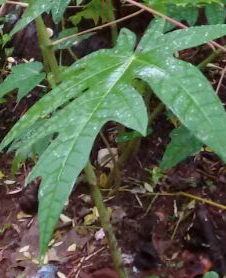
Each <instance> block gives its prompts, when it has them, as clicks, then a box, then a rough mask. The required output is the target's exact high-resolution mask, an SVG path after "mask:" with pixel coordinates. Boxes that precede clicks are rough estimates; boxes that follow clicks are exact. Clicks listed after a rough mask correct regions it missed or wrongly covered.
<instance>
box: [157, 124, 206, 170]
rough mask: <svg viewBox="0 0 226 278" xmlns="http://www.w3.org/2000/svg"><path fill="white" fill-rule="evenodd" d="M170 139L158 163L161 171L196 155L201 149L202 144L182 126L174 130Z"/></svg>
mask: <svg viewBox="0 0 226 278" xmlns="http://www.w3.org/2000/svg"><path fill="white" fill-rule="evenodd" d="M170 139H171V141H170V143H169V144H168V145H167V147H166V150H165V153H164V156H163V159H162V161H161V163H160V168H161V170H163V171H164V170H166V169H170V168H172V167H174V166H175V165H177V164H178V163H179V162H181V161H182V160H184V159H185V158H187V157H188V156H190V155H193V154H194V153H197V152H198V151H200V149H201V147H202V143H201V142H200V141H199V140H197V139H196V138H195V137H194V135H193V134H192V133H191V132H190V131H189V130H188V129H187V128H186V127H184V126H181V127H179V128H175V129H174V130H173V131H172V132H171V134H170Z"/></svg>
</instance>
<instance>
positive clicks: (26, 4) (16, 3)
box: [5, 1, 85, 9]
mask: <svg viewBox="0 0 226 278" xmlns="http://www.w3.org/2000/svg"><path fill="white" fill-rule="evenodd" d="M5 4H11V5H18V6H21V7H22V8H27V7H28V6H29V4H28V3H25V2H17V1H6V3H5ZM84 7H85V6H84V5H81V6H68V7H67V9H80V8H84Z"/></svg>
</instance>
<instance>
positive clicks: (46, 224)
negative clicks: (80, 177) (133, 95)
mask: <svg viewBox="0 0 226 278" xmlns="http://www.w3.org/2000/svg"><path fill="white" fill-rule="evenodd" d="M133 60H134V56H132V57H131V58H130V59H129V61H128V62H127V66H126V67H125V69H124V71H123V73H122V74H120V76H119V78H118V79H116V80H115V82H114V83H113V84H112V86H111V87H110V88H109V89H108V90H107V91H106V93H105V94H104V95H103V96H101V97H100V99H101V100H100V102H99V103H98V104H97V105H96V107H95V109H94V110H93V112H92V113H91V114H90V117H89V118H88V119H87V121H86V123H85V124H84V125H83V127H81V129H80V132H77V136H76V135H75V138H74V140H72V143H71V148H70V149H69V151H68V153H67V156H66V157H65V159H64V162H63V163H62V167H61V169H60V171H59V174H58V175H57V183H59V182H60V181H61V176H62V172H63V170H64V168H65V165H67V161H68V158H69V156H70V154H71V153H72V152H73V149H74V146H75V144H76V141H77V140H78V138H79V137H80V136H81V134H82V132H83V131H84V130H85V128H86V126H87V123H89V122H90V121H91V120H92V118H93V116H94V114H95V113H96V112H97V110H98V108H99V107H100V106H101V105H102V104H103V102H104V99H105V98H106V97H107V96H108V94H110V93H111V91H112V89H113V88H114V87H115V86H116V85H117V83H118V82H119V81H120V80H121V78H122V77H123V74H124V73H125V72H126V71H127V70H128V69H129V67H130V66H131V64H132V62H133ZM123 64H125V63H123ZM56 192H57V186H55V190H53V191H52V194H51V193H50V194H51V195H52V198H51V200H52V201H51V204H50V206H49V209H48V213H47V217H46V219H47V220H46V221H45V225H44V229H43V231H44V232H43V234H44V233H45V231H46V227H48V222H49V219H50V218H51V213H50V212H51V211H52V208H53V207H54V200H55V198H54V197H55V194H56Z"/></svg>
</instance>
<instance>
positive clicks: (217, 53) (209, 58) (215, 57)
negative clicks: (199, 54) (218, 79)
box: [197, 45, 226, 70]
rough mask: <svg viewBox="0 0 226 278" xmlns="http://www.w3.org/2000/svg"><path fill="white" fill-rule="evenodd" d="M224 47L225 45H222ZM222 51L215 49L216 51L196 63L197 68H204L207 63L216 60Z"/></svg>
mask: <svg viewBox="0 0 226 278" xmlns="http://www.w3.org/2000/svg"><path fill="white" fill-rule="evenodd" d="M224 47H226V45H224ZM222 53H223V51H222V50H221V49H217V50H216V51H214V52H212V53H211V54H210V55H209V56H208V57H207V58H206V59H204V60H203V61H202V62H201V63H200V64H198V66H197V68H198V69H200V70H204V69H205V67H206V66H207V64H209V63H211V62H213V61H214V60H216V59H217V58H218V57H219V56H220V55H221V54H222Z"/></svg>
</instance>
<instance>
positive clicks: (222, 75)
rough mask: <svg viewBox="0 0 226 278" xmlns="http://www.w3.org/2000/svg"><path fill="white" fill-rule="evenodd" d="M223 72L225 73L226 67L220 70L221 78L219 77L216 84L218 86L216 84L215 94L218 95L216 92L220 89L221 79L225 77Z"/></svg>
mask: <svg viewBox="0 0 226 278" xmlns="http://www.w3.org/2000/svg"><path fill="white" fill-rule="evenodd" d="M225 72H226V66H225V67H224V68H223V70H222V72H221V77H220V80H219V82H218V84H217V88H216V94H218V91H219V89H220V87H221V84H222V81H223V78H224V76H225Z"/></svg>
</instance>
